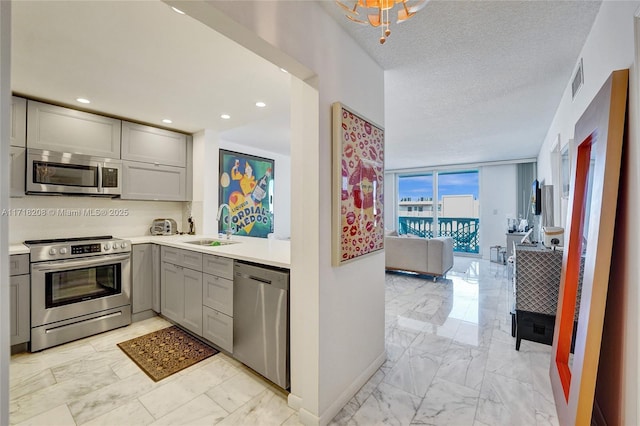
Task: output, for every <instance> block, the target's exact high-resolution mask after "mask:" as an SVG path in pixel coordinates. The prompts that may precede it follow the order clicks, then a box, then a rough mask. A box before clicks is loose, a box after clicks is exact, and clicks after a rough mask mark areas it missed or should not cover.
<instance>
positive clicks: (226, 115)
mask: <svg viewBox="0 0 640 426" xmlns="http://www.w3.org/2000/svg"><path fill="white" fill-rule="evenodd" d="M220 118H222V119H223V120H228V119H230V118H231V116H230V115H229V114H222V115H220Z"/></svg>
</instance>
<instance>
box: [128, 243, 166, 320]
mask: <svg viewBox="0 0 640 426" xmlns="http://www.w3.org/2000/svg"><path fill="white" fill-rule="evenodd" d="M159 268H160V255H159V247H158V246H157V245H156V244H136V245H134V246H133V254H132V262H131V282H132V286H131V313H132V314H134V315H135V314H139V313H141V312H145V311H150V310H154V311H155V312H160V302H159V301H160V270H159Z"/></svg>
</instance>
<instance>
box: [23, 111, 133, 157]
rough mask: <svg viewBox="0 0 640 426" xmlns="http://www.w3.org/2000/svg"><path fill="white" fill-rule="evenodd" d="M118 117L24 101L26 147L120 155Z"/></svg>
mask: <svg viewBox="0 0 640 426" xmlns="http://www.w3.org/2000/svg"><path fill="white" fill-rule="evenodd" d="M121 127H122V126H121V121H120V120H118V119H115V118H111V117H105V116H102V115H98V114H91V113H88V112H83V111H78V110H75V109H71V108H65V107H61V106H57V105H50V104H46V103H43V102H37V101H32V100H30V99H29V100H28V101H27V147H28V148H37V149H48V150H52V151H60V152H70V153H72V154H85V155H94V156H99V157H108V158H117V159H120V132H121Z"/></svg>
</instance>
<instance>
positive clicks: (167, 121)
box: [162, 118, 173, 124]
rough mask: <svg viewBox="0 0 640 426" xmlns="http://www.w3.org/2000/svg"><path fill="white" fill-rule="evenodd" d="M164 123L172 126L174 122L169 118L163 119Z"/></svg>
mask: <svg viewBox="0 0 640 426" xmlns="http://www.w3.org/2000/svg"><path fill="white" fill-rule="evenodd" d="M162 122H163V123H166V124H171V123H173V121H171V120H169V119H168V118H165V119H163V120H162Z"/></svg>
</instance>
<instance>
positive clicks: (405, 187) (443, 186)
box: [398, 170, 480, 200]
mask: <svg viewBox="0 0 640 426" xmlns="http://www.w3.org/2000/svg"><path fill="white" fill-rule="evenodd" d="M479 187H480V185H479V178H478V171H477V170H473V171H466V172H447V173H443V172H441V173H438V196H439V197H440V199H442V196H443V195H469V194H471V195H473V197H474V198H475V199H476V200H477V199H478V189H479ZM398 194H399V197H400V199H404V198H411V199H412V200H419V199H420V197H424V198H425V199H429V198H432V197H433V174H431V173H429V174H423V175H416V176H400V178H399V179H398Z"/></svg>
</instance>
